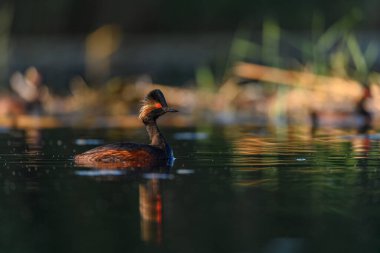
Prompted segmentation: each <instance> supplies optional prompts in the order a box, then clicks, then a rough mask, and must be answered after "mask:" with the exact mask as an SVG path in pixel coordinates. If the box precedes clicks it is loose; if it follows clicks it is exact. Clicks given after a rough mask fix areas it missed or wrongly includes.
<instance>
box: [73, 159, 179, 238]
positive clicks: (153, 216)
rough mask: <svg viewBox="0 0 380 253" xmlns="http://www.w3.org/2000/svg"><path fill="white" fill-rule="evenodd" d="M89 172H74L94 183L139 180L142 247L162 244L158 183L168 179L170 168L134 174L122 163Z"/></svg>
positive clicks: (100, 165) (103, 164)
mask: <svg viewBox="0 0 380 253" xmlns="http://www.w3.org/2000/svg"><path fill="white" fill-rule="evenodd" d="M93 165H96V166H95V167H92V168H91V170H78V171H77V172H76V175H79V176H91V177H95V178H96V180H106V181H110V180H111V181H117V180H122V179H123V178H125V176H127V177H129V178H133V179H137V180H140V179H141V178H144V179H143V180H141V181H140V183H139V193H138V194H139V213H140V235H141V240H142V241H144V242H146V243H154V244H158V245H159V244H161V243H162V234H163V232H162V224H163V218H162V217H163V215H162V214H163V198H162V193H161V180H163V179H171V178H172V175H171V174H170V173H169V170H170V168H171V166H166V167H159V168H150V169H144V170H142V169H141V168H139V169H137V170H134V169H133V168H130V167H125V163H122V162H116V163H101V162H99V163H96V164H93Z"/></svg>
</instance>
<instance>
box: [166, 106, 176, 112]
mask: <svg viewBox="0 0 380 253" xmlns="http://www.w3.org/2000/svg"><path fill="white" fill-rule="evenodd" d="M164 110H165V112H178V111H177V110H176V109H173V108H170V107H166V108H165V109H164Z"/></svg>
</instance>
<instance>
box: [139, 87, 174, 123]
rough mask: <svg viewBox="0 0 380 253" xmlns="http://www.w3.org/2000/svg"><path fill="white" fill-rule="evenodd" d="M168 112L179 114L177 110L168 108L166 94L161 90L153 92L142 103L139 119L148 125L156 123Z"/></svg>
mask: <svg viewBox="0 0 380 253" xmlns="http://www.w3.org/2000/svg"><path fill="white" fill-rule="evenodd" d="M167 112H177V110H175V109H172V108H169V107H168V104H167V103H166V100H165V97H164V94H163V93H162V92H161V91H160V90H152V91H151V92H149V93H148V95H146V97H145V98H144V100H143V101H142V107H141V109H140V114H139V118H140V119H141V120H142V121H143V122H144V124H146V123H149V122H152V121H155V120H156V119H157V118H158V117H160V116H161V115H164V114H165V113H167Z"/></svg>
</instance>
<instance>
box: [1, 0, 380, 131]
mask: <svg viewBox="0 0 380 253" xmlns="http://www.w3.org/2000/svg"><path fill="white" fill-rule="evenodd" d="M379 8H380V3H379V2H378V1H375V0H365V1H359V0H349V1H334V2H331V1H326V0H323V1H298V0H292V1H275V0H271V1H267V0H266V1H264V0H260V1H248V0H240V1H216V0H212V1H201V0H195V1H188V2H180V1H173V0H159V1H156V0H143V1H138V2H132V1H120V0H110V1H100V0H94V1H90V0H81V1H76V0H56V1H42V0H38V1H23V0H14V1H2V2H1V3H0V87H1V90H2V94H3V96H2V99H1V101H0V105H2V108H3V109H2V110H0V111H2V112H0V113H1V114H2V115H5V116H6V117H5V119H3V120H2V121H4V122H3V124H14V122H15V121H14V120H13V119H12V121H11V123H9V122H8V120H7V119H6V118H7V117H9V115H12V117H13V116H14V115H39V116H41V115H43V116H49V117H50V116H51V117H53V119H51V120H48V122H55V123H54V124H58V125H59V124H69V125H76V124H79V125H82V124H83V125H89V124H90V125H91V124H92V125H93V124H99V125H101V126H107V125H112V126H114V125H122V126H125V125H127V126H129V125H133V124H135V123H136V122H134V120H133V118H134V116H135V114H136V112H137V109H138V101H139V100H140V99H141V98H142V96H143V95H144V94H145V93H146V92H147V91H148V90H149V89H151V88H155V87H158V88H161V89H163V90H164V92H165V93H166V94H167V96H168V98H167V99H168V100H169V101H170V102H172V103H174V104H175V105H176V106H179V107H182V111H183V112H184V113H185V117H184V118H186V116H187V121H186V120H185V119H178V120H175V122H174V123H177V124H191V123H194V122H198V121H200V120H204V119H207V120H209V121H212V122H221V123H242V122H254V123H258V122H259V123H260V122H261V123H267V122H275V123H277V124H278V123H281V122H285V123H286V124H288V123H289V122H304V123H305V122H306V124H308V122H309V121H310V117H309V116H310V115H316V114H318V116H321V118H322V119H323V118H324V116H323V115H322V114H325V112H328V114H329V116H327V117H325V118H327V120H325V121H324V122H328V124H330V123H331V122H334V119H336V118H337V116H336V115H339V116H341V115H343V114H344V115H350V114H351V115H352V114H353V113H355V111H357V109H356V108H357V103H358V101H359V100H360V99H361V98H362V96H363V95H362V94H363V91H362V87H367V86H368V87H369V86H371V85H372V84H374V87H373V88H371V91H372V92H371V93H372V96H371V97H372V98H375V99H372V100H371V101H370V105H369V106H368V108H369V109H367V110H369V111H371V113H373V115H375V117H374V118H375V121H376V114H377V111H378V110H379V109H378V108H380V106H379V105H377V104H376V102H373V101H374V100H375V101H376V97H377V94H378V93H379V92H378V90H377V85H376V84H377V83H378V80H379V75H378V74H377V69H378V67H379V59H378V53H379V35H378V32H377V30H378V28H379V25H380V17H379V16H378V14H377V13H378V10H379ZM242 64H243V65H242ZM261 67H265V68H261ZM266 67H271V68H272V69H267V68H266ZM273 71H284V72H273ZM289 71H295V72H289ZM304 74H306V75H304ZM320 77H322V79H321V78H320ZM323 78H327V79H323ZM331 78H332V79H331ZM334 78H335V79H334ZM31 83H32V84H31ZM157 85H158V86H157ZM30 87H32V88H30ZM36 87H37V88H36ZM310 97H313V98H314V99H312V100H310V99H305V98H310ZM366 106H367V105H366ZM7 108H8V109H7ZM11 108H13V109H11ZM14 108H18V109H17V110H15V109H14ZM186 113H187V115H186ZM128 115H130V116H132V117H130V118H128ZM331 115H332V116H331ZM99 117H100V118H101V120H99ZM178 117H179V118H180V117H181V116H178ZM62 118H64V119H62ZM38 122H39V123H38V124H41V123H40V122H41V118H40V119H39V121H38ZM99 122H101V123H99ZM110 122H112V123H110ZM321 122H323V120H322V121H321ZM344 122H346V123H345V125H352V121H351V120H346V121H344ZM172 123H173V122H172ZM26 124H29V123H26ZM31 124H34V123H31ZM54 124H53V125H54Z"/></svg>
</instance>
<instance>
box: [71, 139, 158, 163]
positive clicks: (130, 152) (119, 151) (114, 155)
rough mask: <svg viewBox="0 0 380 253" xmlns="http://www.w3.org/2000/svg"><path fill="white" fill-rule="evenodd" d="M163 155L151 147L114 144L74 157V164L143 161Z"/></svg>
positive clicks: (135, 144)
mask: <svg viewBox="0 0 380 253" xmlns="http://www.w3.org/2000/svg"><path fill="white" fill-rule="evenodd" d="M162 155H164V154H163V150H161V149H159V148H156V147H154V146H151V145H144V144H137V143H128V142H121V143H114V144H108V145H104V146H100V147H96V148H93V149H90V150H88V151H86V152H84V153H82V154H79V155H76V156H75V161H76V162H94V161H102V162H122V161H131V160H135V161H144V160H149V159H151V158H152V157H155V158H159V157H160V156H162Z"/></svg>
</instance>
